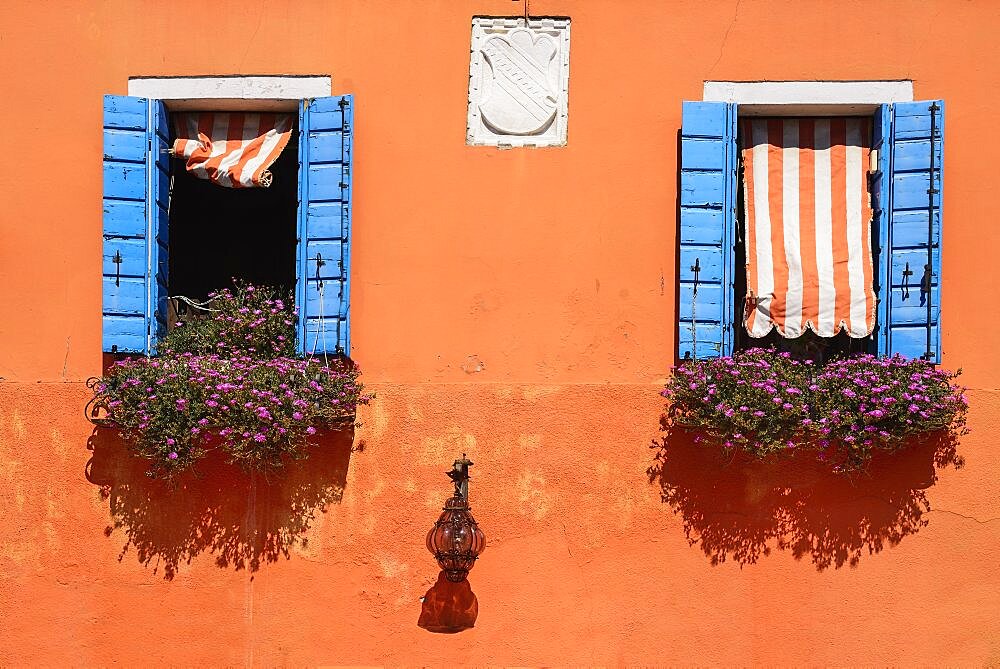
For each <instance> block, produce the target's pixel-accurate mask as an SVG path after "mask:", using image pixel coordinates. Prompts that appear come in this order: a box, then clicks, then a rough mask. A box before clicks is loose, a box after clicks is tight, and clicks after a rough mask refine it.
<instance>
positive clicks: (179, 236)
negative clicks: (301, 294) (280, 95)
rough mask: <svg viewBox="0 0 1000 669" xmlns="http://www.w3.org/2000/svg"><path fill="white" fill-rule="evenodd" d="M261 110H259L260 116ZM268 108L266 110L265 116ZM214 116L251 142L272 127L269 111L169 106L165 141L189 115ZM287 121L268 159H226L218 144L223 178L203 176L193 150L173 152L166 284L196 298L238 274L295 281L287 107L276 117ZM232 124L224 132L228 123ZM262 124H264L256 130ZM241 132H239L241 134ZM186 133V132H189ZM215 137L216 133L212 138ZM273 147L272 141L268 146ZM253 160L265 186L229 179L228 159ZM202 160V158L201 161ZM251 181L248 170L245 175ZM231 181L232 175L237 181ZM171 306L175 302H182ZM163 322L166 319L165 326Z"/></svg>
mask: <svg viewBox="0 0 1000 669" xmlns="http://www.w3.org/2000/svg"><path fill="white" fill-rule="evenodd" d="M262 116H264V118H261V117H262ZM268 116H270V118H268ZM217 119H218V120H221V121H222V123H221V124H220V125H224V126H225V127H226V128H227V134H235V135H237V136H240V137H241V140H240V141H241V143H244V144H252V143H253V142H254V141H255V140H256V138H258V137H259V136H262V137H267V134H268V133H271V134H280V133H277V132H275V131H276V130H278V129H276V128H274V125H275V124H274V115H273V114H272V115H261V114H252V113H249V114H242V113H241V114H229V113H226V112H199V113H193V112H176V113H172V114H170V124H169V125H170V128H171V130H172V131H173V133H174V134H173V136H172V141H173V142H174V143H176V141H177V139H178V136H179V135H181V134H183V135H184V136H185V137H188V136H190V135H191V134H194V133H191V132H184V131H183V129H184V128H186V127H187V126H188V125H189V124H190V123H198V122H201V123H203V124H204V123H211V122H213V121H215V120H217ZM278 120H280V121H282V122H284V123H287V124H288V130H287V135H286V141H285V142H282V144H283V146H282V147H280V150H279V152H278V153H277V158H276V159H275V160H274V162H273V163H269V162H267V159H266V158H264V159H263V160H259V159H258V157H257V156H255V155H251V154H249V153H247V152H244V153H243V154H241V155H235V152H234V155H232V157H231V159H230V160H228V161H227V160H226V155H225V151H224V150H220V151H219V152H218V153H219V155H218V156H217V157H216V160H217V161H218V164H222V170H224V172H223V174H225V176H226V183H225V184H224V185H222V184H220V183H219V179H218V178H217V179H215V180H213V179H210V178H208V176H207V172H208V170H207V169H202V170H201V173H200V174H199V167H201V165H202V163H200V162H199V160H198V159H197V158H195V159H194V160H191V159H187V160H186V159H185V158H184V157H183V156H178V155H175V156H174V159H173V160H171V161H170V162H169V166H170V179H171V189H170V196H169V197H170V206H169V214H168V215H169V223H168V224H169V235H168V236H169V240H170V253H169V258H170V260H169V272H168V280H167V286H168V292H169V294H170V295H171V296H185V297H188V298H191V299H193V300H196V301H202V300H205V299H206V298H207V297H208V294H209V293H210V292H212V291H214V290H217V289H220V288H224V287H227V286H231V280H232V279H233V278H238V279H240V280H242V281H247V282H250V283H253V284H256V285H267V286H274V287H276V288H279V289H280V290H282V291H286V292H289V293H290V292H292V291H293V290H294V288H295V239H296V229H297V227H298V226H297V218H298V217H297V214H298V206H297V205H298V203H297V197H298V177H299V175H298V137H297V135H298V128H297V127H295V124H294V118H293V117H292V115H291V114H289V115H288V118H287V119H278ZM230 124H232V125H233V126H235V128H234V130H233V131H232V132H229V131H228V128H229V126H230ZM262 130H264V132H262ZM242 138H245V139H242ZM192 141H193V140H192ZM216 143H218V142H217V140H216ZM276 148H277V147H276ZM254 161H258V162H259V163H260V165H261V167H263V168H264V172H263V174H265V175H267V179H266V183H267V184H268V185H267V186H266V187H259V186H256V187H255V186H254V185H251V187H234V183H233V179H232V178H231V176H232V174H233V172H232V171H231V170H230V168H229V167H228V165H234V166H235V165H246V166H247V167H250V168H252V167H253V162H254ZM205 162H206V163H207V161H205ZM248 180H250V181H251V183H252V177H248ZM236 183H239V182H238V181H237V182H236ZM172 306H176V307H177V308H180V309H183V308H184V303H183V302H179V303H178V302H174V303H173V305H172ZM169 325H171V323H168V326H169Z"/></svg>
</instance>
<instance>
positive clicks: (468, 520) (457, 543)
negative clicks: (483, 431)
mask: <svg viewBox="0 0 1000 669" xmlns="http://www.w3.org/2000/svg"><path fill="white" fill-rule="evenodd" d="M471 465H472V462H471V461H470V460H469V459H468V458H466V457H465V453H463V454H462V459H461V460H455V464H453V465H452V469H451V471H450V472H448V477H449V478H451V480H452V482H453V483H454V484H455V494H454V495H453V496H452V497H449V498H448V501H447V502H445V503H444V511H443V512H442V513H441V516H440V517H439V518H438V519H437V522H436V523H434V527H432V528H431V530H430V532H428V533H427V550H429V551H430V552H431V553H433V554H434V558H435V559H436V560H437V563H438V564H439V565H440V566H441V569H442V570H444V573H445V575H446V576H447V577H448V580H449V581H452V582H454V583H458V582H459V581H463V580H465V577H466V576H467V575H468V573H469V570H470V569H472V567H473V565H475V563H476V558H478V557H479V554H480V553H482V552H483V549H484V548H486V535H485V534H483V531H482V530H481V529H479V526H478V525H477V524H476V519H475V518H473V517H472V510H471V509H470V507H469V467H470V466H471Z"/></svg>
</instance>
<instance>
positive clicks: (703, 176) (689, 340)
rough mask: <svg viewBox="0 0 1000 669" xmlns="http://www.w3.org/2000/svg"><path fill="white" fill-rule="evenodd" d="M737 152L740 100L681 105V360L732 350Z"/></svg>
mask: <svg viewBox="0 0 1000 669" xmlns="http://www.w3.org/2000/svg"><path fill="white" fill-rule="evenodd" d="M736 151H737V147H736V105H735V104H729V103H725V102H685V103H684V106H683V116H682V121H681V182H680V237H679V240H680V254H679V262H680V265H679V267H678V275H679V279H680V291H679V295H680V300H679V303H678V318H679V321H680V322H679V324H678V339H677V356H678V358H679V359H682V360H683V359H685V358H711V357H716V356H719V355H729V354H730V353H732V346H733V331H732V318H733V235H734V232H735V224H736V181H737V179H736ZM696 267H697V268H698V269H697V280H696V276H695V275H696V272H695V269H694V268H696ZM696 289H697V290H696Z"/></svg>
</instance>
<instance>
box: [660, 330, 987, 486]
mask: <svg viewBox="0 0 1000 669" xmlns="http://www.w3.org/2000/svg"><path fill="white" fill-rule="evenodd" d="M959 374H961V370H959V371H958V372H954V373H953V372H948V371H945V370H940V369H937V368H935V367H934V365H932V364H931V363H929V362H926V361H923V360H907V359H905V358H902V357H899V356H893V357H890V358H879V357H876V356H873V355H862V356H856V357H851V358H843V359H839V360H834V361H832V362H829V363H827V364H826V365H823V366H820V365H817V364H816V363H815V362H814V361H812V360H796V359H794V358H792V357H791V356H790V355H789V354H788V353H777V352H775V351H774V350H772V349H749V350H746V351H741V352H738V353H736V354H735V355H732V356H724V357H720V358H712V359H707V360H698V361H684V362H683V363H681V364H680V365H679V366H677V367H676V368H675V369H674V373H673V375H672V376H671V378H670V380H669V381H668V382H667V385H666V388H665V389H664V390H663V392H662V395H663V396H664V397H665V398H667V400H668V407H667V413H666V415H665V420H664V424H665V426H666V427H667V428H669V427H670V426H679V427H683V428H686V429H689V430H693V431H694V432H695V433H696V439H697V440H699V441H700V442H703V443H708V444H713V445H717V446H720V447H721V448H723V449H724V450H726V451H735V450H741V451H744V452H746V453H748V454H750V455H752V456H754V457H765V456H768V455H771V454H775V453H781V452H784V453H794V452H797V451H802V450H807V451H810V452H812V453H814V454H815V455H816V456H817V457H818V458H819V459H820V460H824V461H827V462H830V463H831V464H832V466H833V467H834V469H835V470H837V471H855V470H858V469H863V468H864V467H865V465H866V464H867V463H868V462H869V461H870V459H871V457H872V455H873V453H874V452H875V451H879V450H882V451H894V450H897V449H899V448H901V447H903V446H905V445H906V444H907V443H909V442H910V440H911V439H912V438H914V437H920V436H927V435H933V434H936V433H937V434H943V435H946V436H950V437H952V438H954V437H957V436H959V435H961V434H964V433H965V432H966V428H965V424H966V413H967V410H968V403H967V401H966V398H965V394H964V389H963V388H961V387H959V386H958V385H957V384H955V383H954V381H955V379H956V378H957V377H958V376H959Z"/></svg>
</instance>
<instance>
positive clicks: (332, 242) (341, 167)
mask: <svg viewBox="0 0 1000 669" xmlns="http://www.w3.org/2000/svg"><path fill="white" fill-rule="evenodd" d="M299 126H300V132H301V135H300V136H301V137H302V140H301V141H300V142H299V201H300V204H299V209H300V211H299V241H298V262H297V265H296V267H297V270H296V271H297V288H296V303H297V304H298V305H300V309H299V332H298V346H299V351H300V352H301V353H305V354H309V353H312V352H316V353H337V352H343V353H345V354H348V355H349V354H350V335H349V328H350V324H349V314H350V309H349V304H350V300H349V296H350V229H351V173H352V165H351V160H352V156H353V99H352V97H351V96H343V97H329V98H316V99H313V100H309V101H306V102H304V103H303V104H302V106H301V108H300V114H299ZM317 254H319V255H320V256H321V259H322V265H320V264H319V262H318V259H317ZM321 286H322V291H320V287H321Z"/></svg>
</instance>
